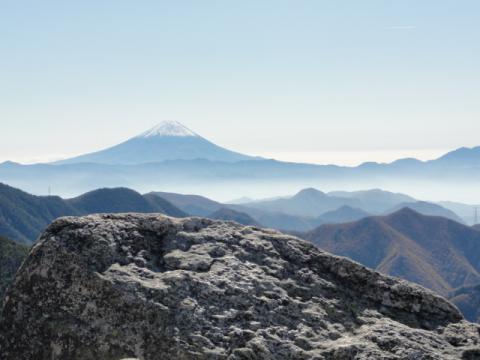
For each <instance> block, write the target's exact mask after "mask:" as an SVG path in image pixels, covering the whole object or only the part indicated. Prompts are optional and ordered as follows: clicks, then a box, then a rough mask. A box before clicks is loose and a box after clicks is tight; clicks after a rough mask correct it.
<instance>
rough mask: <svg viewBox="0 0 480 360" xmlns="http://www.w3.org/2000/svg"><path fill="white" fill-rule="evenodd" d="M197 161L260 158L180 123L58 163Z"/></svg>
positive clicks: (149, 131) (172, 122)
mask: <svg viewBox="0 0 480 360" xmlns="http://www.w3.org/2000/svg"><path fill="white" fill-rule="evenodd" d="M194 159H205V160H211V161H223V162H237V161H241V160H254V159H256V158H255V157H252V156H248V155H243V154H240V153H237V152H234V151H230V150H227V149H224V148H222V147H220V146H217V145H215V144H213V143H212V142H210V141H208V140H207V139H205V138H203V137H201V136H199V135H198V134H196V133H195V132H193V131H192V130H190V129H188V128H187V127H186V126H184V125H182V124H181V123H179V122H177V121H164V122H161V123H160V124H158V125H156V126H155V127H153V128H151V129H149V130H147V131H145V132H143V133H141V134H139V135H137V136H135V137H133V138H131V139H129V140H127V141H125V142H123V143H121V144H118V145H115V146H113V147H110V148H108V149H105V150H101V151H98V152H94V153H90V154H85V155H81V156H77V157H74V158H70V159H66V160H61V161H58V162H56V163H55V164H57V165H58V164H78V163H99V164H125V165H135V164H144V163H152V162H160V161H165V160H194Z"/></svg>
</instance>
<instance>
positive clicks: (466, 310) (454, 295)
mask: <svg viewBox="0 0 480 360" xmlns="http://www.w3.org/2000/svg"><path fill="white" fill-rule="evenodd" d="M448 299H449V300H450V301H451V302H452V303H454V304H455V305H456V306H457V307H458V308H459V309H460V311H461V312H462V314H463V315H464V316H465V318H466V319H469V320H470V321H474V322H477V323H480V285H476V286H466V287H461V288H459V289H457V290H455V291H452V292H451V293H450V294H449V295H448Z"/></svg>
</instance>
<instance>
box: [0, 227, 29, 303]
mask: <svg viewBox="0 0 480 360" xmlns="http://www.w3.org/2000/svg"><path fill="white" fill-rule="evenodd" d="M28 251H29V248H28V247H27V246H24V245H22V244H18V243H16V242H14V241H12V240H9V239H7V238H5V237H3V236H0V310H1V308H2V302H3V294H4V293H5V290H6V289H7V287H8V286H9V285H10V282H11V281H12V279H13V277H14V276H15V273H16V272H17V270H18V268H19V267H20V265H21V264H22V262H23V260H24V259H25V258H26V257H27V255H28Z"/></svg>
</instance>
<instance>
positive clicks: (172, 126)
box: [137, 121, 198, 138]
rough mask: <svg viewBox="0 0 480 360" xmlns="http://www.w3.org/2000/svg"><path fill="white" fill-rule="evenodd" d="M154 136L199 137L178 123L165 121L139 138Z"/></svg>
mask: <svg viewBox="0 0 480 360" xmlns="http://www.w3.org/2000/svg"><path fill="white" fill-rule="evenodd" d="M153 136H180V137H182V136H197V137H198V135H197V134H196V133H194V132H193V131H192V130H190V129H189V128H187V127H186V126H184V125H183V124H181V123H179V122H178V121H163V122H161V123H160V124H158V125H157V126H154V127H153V128H151V129H149V130H147V131H145V132H143V133H141V134H140V135H138V136H137V138H149V137H153Z"/></svg>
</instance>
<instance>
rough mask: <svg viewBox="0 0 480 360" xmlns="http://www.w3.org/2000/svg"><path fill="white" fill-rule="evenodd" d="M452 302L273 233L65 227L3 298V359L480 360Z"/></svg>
mask: <svg viewBox="0 0 480 360" xmlns="http://www.w3.org/2000/svg"><path fill="white" fill-rule="evenodd" d="M479 344H480V336H479V326H478V325H475V324H471V323H468V322H466V321H465V320H463V318H462V316H461V314H460V313H459V311H458V310H457V309H456V308H455V307H454V306H453V305H451V304H450V303H449V302H447V301H446V300H444V299H443V298H441V297H439V296H437V295H435V294H433V293H432V292H430V291H428V290H425V289H423V288H421V287H419V286H416V285H414V284H411V283H408V282H405V281H402V280H398V279H394V278H391V277H387V276H383V275H380V274H378V273H376V272H373V271H370V270H368V269H366V268H365V267H363V266H361V265H358V264H357V263H354V262H352V261H350V260H348V259H345V258H341V257H337V256H333V255H331V254H328V253H325V252H323V251H321V250H319V249H318V248H316V247H315V246H314V245H312V244H310V243H308V242H306V241H302V240H299V239H297V238H294V237H291V236H287V235H283V234H281V233H279V232H276V231H273V230H263V229H262V230H261V229H257V228H254V227H245V226H241V225H238V224H236V223H232V222H222V221H215V220H207V219H201V218H186V219H174V218H169V217H165V216H161V215H152V214H116V215H92V216H85V217H80V218H73V217H70V218H62V219H59V220H57V221H55V222H54V223H53V224H52V225H50V227H49V228H48V229H47V230H46V231H45V233H44V234H43V236H42V237H41V239H40V241H39V243H38V244H37V245H36V246H35V247H34V249H33V250H32V252H31V253H30V255H29V257H28V259H27V261H26V262H25V263H24V264H23V266H22V268H21V269H20V271H19V273H18V274H17V276H16V278H15V281H14V283H13V285H12V287H11V288H10V290H9V291H8V293H7V296H6V298H5V302H4V307H3V310H2V313H1V316H0V359H2V360H3V359H8V360H10V359H38V360H43V359H45V360H46V359H49V360H51V359H53V360H56V359H62V360H63V359H65V360H67V359H69V360H71V359H73V360H75V359H78V360H93V359H112V360H113V359H115V360H117V359H126V358H136V359H140V360H142V359H179V360H183V359H184V360H190V359H192V360H193V359H200V360H201V359H229V360H241V359H242V360H244V359H271V360H277V359H365V360H366V359H412V360H413V359H416V360H417V359H424V360H427V359H428V360H432V359H480V345H479Z"/></svg>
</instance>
